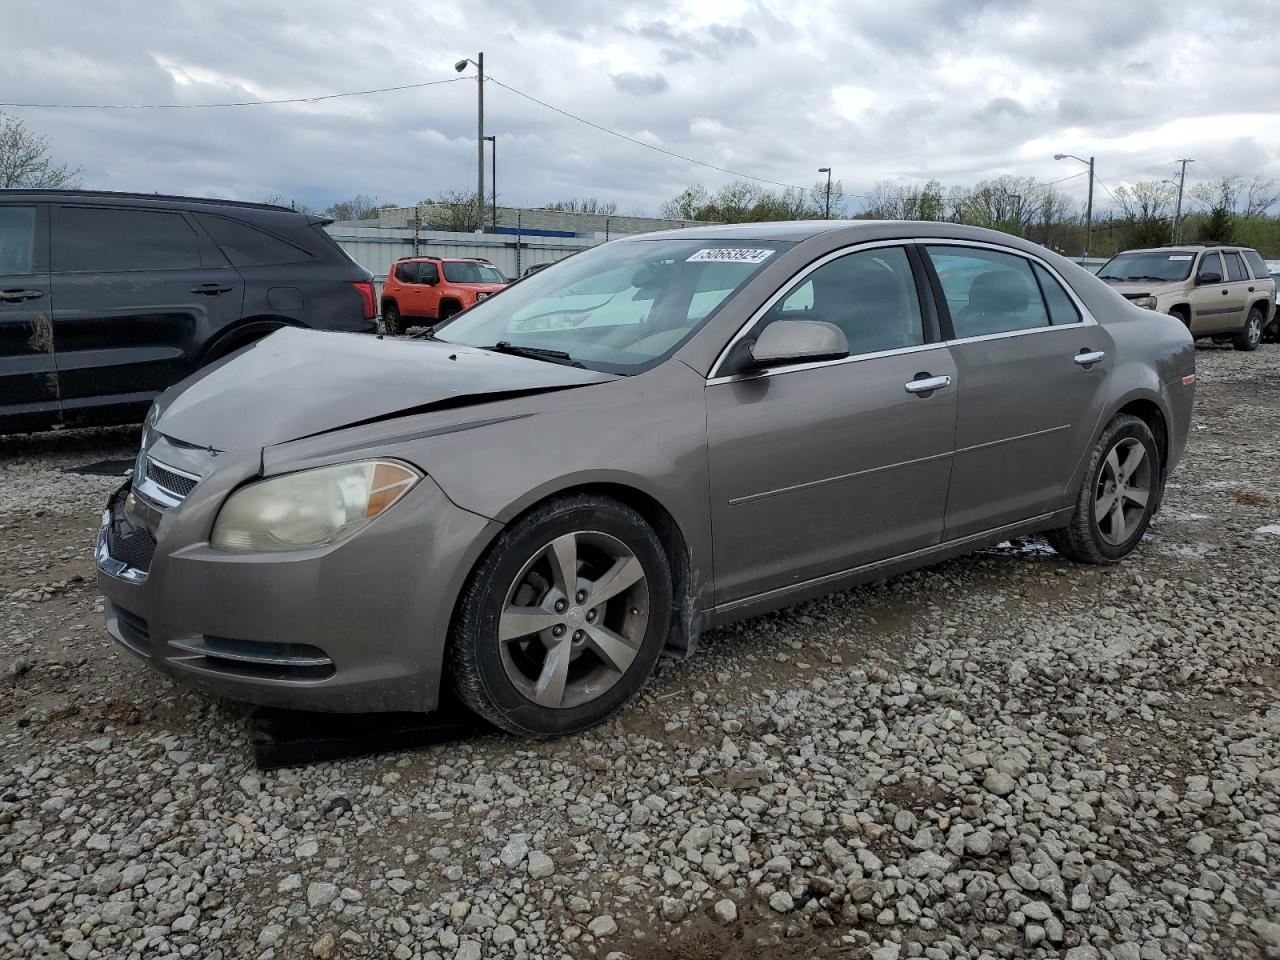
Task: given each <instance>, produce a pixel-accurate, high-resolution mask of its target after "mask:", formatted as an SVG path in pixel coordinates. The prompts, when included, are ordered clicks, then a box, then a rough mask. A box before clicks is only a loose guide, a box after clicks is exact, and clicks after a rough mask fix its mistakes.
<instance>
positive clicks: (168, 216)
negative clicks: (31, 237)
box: [53, 207, 200, 273]
mask: <svg viewBox="0 0 1280 960" xmlns="http://www.w3.org/2000/svg"><path fill="white" fill-rule="evenodd" d="M199 266H200V238H199V237H198V236H196V232H195V230H193V229H192V227H191V225H190V224H189V223H187V220H186V218H185V217H184V216H183V215H182V214H180V213H169V212H167V211H161V210H128V209H117V208H112V207H55V208H54V211H53V270H54V272H55V273H84V272H92V273H115V272H120V271H126V270H183V269H192V268H198V267H199Z"/></svg>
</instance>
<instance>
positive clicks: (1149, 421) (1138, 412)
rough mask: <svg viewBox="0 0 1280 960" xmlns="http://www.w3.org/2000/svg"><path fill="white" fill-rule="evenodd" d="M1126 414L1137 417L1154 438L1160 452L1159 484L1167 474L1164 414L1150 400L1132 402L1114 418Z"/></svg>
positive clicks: (1167, 460)
mask: <svg viewBox="0 0 1280 960" xmlns="http://www.w3.org/2000/svg"><path fill="white" fill-rule="evenodd" d="M1122 413H1128V414H1131V415H1132V416H1135V417H1137V418H1138V419H1139V420H1141V421H1142V422H1143V423H1145V424H1146V425H1147V428H1148V429H1149V430H1150V431H1151V435H1152V436H1153V437H1155V438H1156V449H1157V450H1159V451H1160V474H1161V483H1162V484H1163V480H1164V477H1166V476H1167V475H1168V472H1169V428H1168V425H1167V424H1166V423H1165V419H1164V414H1163V413H1162V412H1161V411H1160V408H1159V407H1158V406H1156V404H1155V403H1153V402H1152V401H1150V400H1132V401H1130V402H1129V403H1127V404H1125V405H1124V406H1123V407H1121V408H1120V409H1119V410H1117V411H1116V416H1119V415H1120V414H1122Z"/></svg>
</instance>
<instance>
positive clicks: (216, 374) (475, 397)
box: [153, 328, 617, 450]
mask: <svg viewBox="0 0 1280 960" xmlns="http://www.w3.org/2000/svg"><path fill="white" fill-rule="evenodd" d="M614 379H617V378H616V377H615V376H614V375H612V374H607V373H597V372H595V371H592V370H583V369H581V368H579V367H569V366H563V365H560V364H554V363H547V362H544V361H541V360H530V359H527V358H525V357H515V356H510V355H506V354H499V353H493V352H492V351H489V350H480V349H478V348H475V347H462V346H456V345H454V344H449V343H444V342H442V341H437V340H408V339H399V338H385V339H384V338H379V337H371V336H369V335H367V334H356V333H324V332H320V331H316V330H296V329H293V328H287V329H284V330H280V331H277V332H276V333H273V334H271V335H270V336H269V337H265V338H264V339H262V340H259V341H258V342H257V343H255V344H253V345H252V346H250V347H247V348H246V349H245V350H243V351H240V352H239V353H236V354H233V355H232V356H231V357H229V358H227V359H226V360H224V361H222V362H220V363H218V364H214V365H212V366H210V367H207V368H206V369H205V370H203V371H201V372H200V373H198V374H196V375H195V376H193V377H191V378H189V379H187V380H185V381H183V382H182V383H180V384H178V385H177V386H175V387H173V388H172V389H171V390H169V391H167V392H166V393H165V394H164V395H163V396H162V397H161V398H160V401H159V405H158V409H157V411H156V419H155V420H154V421H153V424H154V429H155V430H156V431H158V432H159V433H162V434H164V435H165V436H167V437H170V438H172V439H175V440H178V441H180V442H182V443H187V444H193V445H196V446H200V447H211V448H213V449H215V450H245V449H252V448H262V447H268V446H271V445H273V444H277V443H285V442H287V441H289V440H299V439H301V438H303V437H310V436H315V435H316V434H319V433H328V432H329V431H332V430H340V429H343V428H344V427H350V426H355V425H357V424H362V423H371V422H374V421H377V420H385V419H390V418H392V417H400V416H408V415H410V414H414V413H426V412H429V411H431V410H435V409H447V408H450V407H458V406H464V405H467V404H472V403H484V402H490V401H493V400H497V399H502V398H507V397H518V396H528V395H530V394H535V393H545V392H547V391H551V390H564V389H570V388H573V387H581V386H587V385H589V384H593V383H604V382H606V381H609V380H614Z"/></svg>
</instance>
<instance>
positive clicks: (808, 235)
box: [617, 220, 1043, 252]
mask: <svg viewBox="0 0 1280 960" xmlns="http://www.w3.org/2000/svg"><path fill="white" fill-rule="evenodd" d="M815 237H823V238H824V242H832V243H839V244H842V245H843V244H855V243H866V242H871V241H875V240H911V239H916V238H936V239H940V240H948V239H954V240H978V241H982V242H984V243H993V244H997V245H1000V246H1004V247H1009V248H1011V249H1015V250H1024V251H1028V252H1039V251H1042V250H1043V248H1042V247H1039V246H1037V245H1036V244H1033V243H1031V242H1030V241H1027V240H1023V239H1022V238H1021V237H1015V236H1013V235H1012V234H1008V233H1002V232H1000V231H998V230H988V229H987V228H986V227H971V226H968V225H967V224H962V223H947V222H944V221H939V220H787V221H780V222H769V223H733V224H707V225H706V226H699V227H686V228H684V229H683V230H662V231H659V232H657V233H644V234H633V235H631V236H627V237H619V238H618V241H617V242H620V243H625V242H632V243H634V242H641V241H645V240H677V239H679V240H721V241H724V240H728V241H734V240H737V241H748V240H765V241H767V240H779V241H793V242H803V241H805V240H812V239H814V238H815Z"/></svg>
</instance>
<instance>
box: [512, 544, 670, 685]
mask: <svg viewBox="0 0 1280 960" xmlns="http://www.w3.org/2000/svg"><path fill="white" fill-rule="evenodd" d="M648 625H649V587H648V582H647V579H646V577H645V574H644V568H643V567H642V566H641V564H640V561H639V559H638V558H637V557H636V555H635V553H633V552H632V550H631V549H630V548H629V547H628V546H627V545H626V544H624V543H623V542H622V541H621V540H619V539H618V538H616V537H613V536H610V535H609V534H607V533H600V532H596V531H582V532H578V533H568V534H565V535H563V536H560V537H557V538H556V539H554V540H552V541H551V542H550V543H548V544H547V545H546V546H545V547H543V548H542V549H540V550H539V551H538V552H537V553H535V554H534V556H533V557H532V558H531V559H530V560H529V561H528V562H526V563H525V565H524V567H523V568H522V569H521V570H520V572H519V574H517V575H516V578H515V581H514V582H513V583H512V584H511V587H510V588H509V589H508V591H507V595H506V598H505V599H504V601H503V605H502V612H501V613H500V614H499V617H498V643H499V645H500V648H501V654H502V664H503V668H504V669H505V671H506V675H507V678H508V679H509V680H510V681H511V682H512V684H514V685H515V687H516V688H517V689H518V690H519V691H520V692H521V693H522V694H523V695H524V696H525V697H527V698H528V699H530V700H532V701H533V702H534V703H536V704H538V705H539V706H542V707H551V708H557V709H558V708H569V707H577V706H581V705H582V704H584V703H589V702H590V701H592V700H595V699H596V698H597V697H599V696H601V695H602V694H604V693H605V692H606V691H608V690H609V689H610V688H612V687H613V685H614V684H616V683H617V682H618V681H619V680H620V679H622V677H623V675H624V674H625V673H626V672H627V669H628V668H629V667H630V666H631V663H632V661H634V660H635V658H636V656H637V655H638V654H639V652H640V647H641V644H642V643H643V641H644V637H645V632H646V630H647V629H648Z"/></svg>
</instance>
